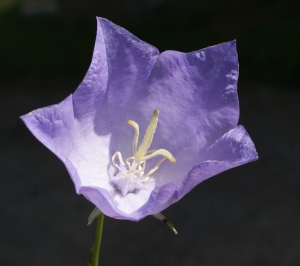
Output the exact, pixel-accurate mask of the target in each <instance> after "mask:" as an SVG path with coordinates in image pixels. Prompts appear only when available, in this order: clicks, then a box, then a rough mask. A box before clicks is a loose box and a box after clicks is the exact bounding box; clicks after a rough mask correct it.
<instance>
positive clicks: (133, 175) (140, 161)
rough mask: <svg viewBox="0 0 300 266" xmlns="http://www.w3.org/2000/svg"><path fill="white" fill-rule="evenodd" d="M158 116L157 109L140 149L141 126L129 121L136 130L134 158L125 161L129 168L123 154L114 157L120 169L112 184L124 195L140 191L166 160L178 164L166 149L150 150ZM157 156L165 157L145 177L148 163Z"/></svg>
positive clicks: (114, 163) (114, 161)
mask: <svg viewBox="0 0 300 266" xmlns="http://www.w3.org/2000/svg"><path fill="white" fill-rule="evenodd" d="M158 114H159V110H158V109H155V110H154V112H153V115H152V119H151V122H150V124H149V126H148V128H147V130H146V133H145V136H144V138H143V141H142V143H141V145H140V146H139V147H138V139H139V125H138V124H137V123H136V122H134V121H132V120H129V121H128V125H130V126H132V127H133V128H134V137H133V156H131V157H129V158H127V159H126V160H125V161H126V164H127V167H126V164H125V163H124V161H123V159H122V154H121V153H120V152H119V151H117V152H116V153H115V154H114V155H113V156H112V163H113V165H114V166H116V167H117V168H118V169H119V173H118V174H117V175H116V176H114V177H113V178H112V182H113V183H114V184H115V185H116V187H117V189H118V190H120V191H121V192H122V194H123V195H126V194H127V193H128V192H133V191H134V190H135V189H140V188H141V186H142V182H146V181H147V180H148V179H149V178H150V175H152V174H153V173H154V172H155V171H156V170H157V169H158V168H159V166H160V165H161V164H162V163H163V162H164V161H165V160H167V159H168V160H169V161H170V162H171V163H175V162H176V159H175V158H174V157H173V155H172V154H171V153H170V152H169V151H167V150H165V149H155V150H148V149H149V147H150V145H151V143H152V140H153V136H154V133H155V130H156V127H157V122H158ZM156 156H163V158H162V159H161V160H160V161H159V162H158V163H157V164H156V165H155V167H154V168H152V169H151V170H150V171H149V172H148V173H147V174H146V175H145V174H144V172H145V168H146V161H147V160H150V159H152V158H154V157H156ZM116 158H118V160H119V164H117V163H116ZM124 179H126V180H124Z"/></svg>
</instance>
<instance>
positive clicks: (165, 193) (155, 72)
mask: <svg viewBox="0 0 300 266" xmlns="http://www.w3.org/2000/svg"><path fill="white" fill-rule="evenodd" d="M97 24H98V27H97V37H96V43H95V48H94V53H93V58H92V62H91V65H90V67H89V69H88V72H87V74H86V76H85V77H84V79H83V81H82V83H81V84H80V85H79V87H78V88H77V89H76V91H75V92H74V93H73V94H72V95H70V96H69V97H67V98H66V99H65V100H64V101H62V102H61V103H59V104H56V105H52V106H49V107H44V108H41V109H37V110H35V111H32V112H30V113H29V114H27V115H24V116H22V119H23V121H24V122H25V124H26V125H27V127H28V128H29V129H30V130H31V132H32V133H33V134H34V135H35V136H36V138H37V139H38V140H40V141H41V142H42V143H43V144H44V145H45V146H46V147H48V148H49V149H50V150H51V151H52V152H53V153H55V154H56V155H57V156H58V157H59V158H60V159H61V160H62V161H63V163H64V164H65V166H66V168H67V170H68V172H69V174H70V176H71V178H72V180H73V182H74V184H75V188H76V192H77V193H78V194H83V195H84V196H85V197H86V198H87V199H88V200H90V201H91V202H92V203H93V204H94V205H96V207H98V208H99V209H100V210H101V212H103V213H104V214H105V215H107V216H110V217H113V218H117V219H127V220H134V221H137V220H140V219H142V218H144V217H145V216H147V215H151V214H157V213H159V212H161V211H162V210H164V209H165V208H167V207H168V206H170V205H171V204H173V203H175V202H177V201H178V200H180V199H181V198H182V197H183V196H184V195H185V194H187V193H188V192H189V191H191V190H192V189H193V188H194V187H195V186H196V185H198V184H199V183H201V182H202V181H204V180H205V179H207V178H209V177H211V176H214V175H216V174H218V173H220V172H223V171H225V170H227V169H230V168H232V167H236V166H239V165H242V164H245V163H248V162H250V161H253V160H255V159H257V152H256V150H255V147H254V144H253V142H252V141H251V139H250V137H249V135H248V134H247V132H246V131H245V129H244V127H243V126H237V122H238V118H239V102H238V96H237V81H238V57H237V52H236V44H235V41H231V42H226V43H222V44H219V45H216V46H211V47H208V48H205V49H201V50H198V51H194V52H190V53H182V52H177V51H165V52H163V53H161V54H159V52H158V50H157V49H156V48H155V47H153V46H151V45H149V44H148V43H145V42H143V41H141V40H139V39H138V38H137V37H135V36H134V35H132V34H131V33H130V32H128V31H126V30H125V29H123V28H121V27H119V26H117V25H115V24H113V23H112V22H110V21H108V20H106V19H103V18H98V19H97Z"/></svg>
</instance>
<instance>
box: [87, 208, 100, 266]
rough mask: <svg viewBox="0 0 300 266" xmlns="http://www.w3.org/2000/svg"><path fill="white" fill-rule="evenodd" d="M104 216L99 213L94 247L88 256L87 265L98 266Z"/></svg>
mask: <svg viewBox="0 0 300 266" xmlns="http://www.w3.org/2000/svg"><path fill="white" fill-rule="evenodd" d="M103 222H104V214H103V213H101V214H100V216H99V217H98V219H97V227H96V237H95V242H94V246H93V248H92V250H91V253H90V255H89V260H88V265H89V266H98V265H99V251H100V246H101V239H102V231H103Z"/></svg>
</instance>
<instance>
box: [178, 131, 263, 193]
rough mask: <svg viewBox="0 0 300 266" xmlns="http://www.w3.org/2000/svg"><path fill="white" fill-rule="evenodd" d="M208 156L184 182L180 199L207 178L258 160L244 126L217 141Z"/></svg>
mask: <svg viewBox="0 0 300 266" xmlns="http://www.w3.org/2000/svg"><path fill="white" fill-rule="evenodd" d="M207 156H208V158H207V159H209V160H206V161H204V162H201V163H200V164H198V165H197V166H195V167H194V168H193V169H192V170H191V171H190V173H189V174H188V175H187V177H186V178H185V180H184V181H183V183H182V187H181V190H180V193H179V199H181V198H182V197H183V196H184V195H185V194H187V193H188V192H189V191H191V190H192V189H193V188H194V187H195V186H196V185H198V184H199V183H201V182H202V181H204V180H206V179H207V178H209V177H212V176H214V175H217V174H219V173H221V172H223V171H225V170H228V169H230V168H233V167H237V166H239V165H242V164H245V163H248V162H251V161H254V160H257V159H258V155H257V152H256V149H255V146H254V143H253V142H252V140H251V138H250V137H249V135H248V133H247V132H246V130H245V128H244V127H243V126H238V127H236V128H234V129H232V130H230V131H229V132H227V133H225V134H224V135H223V136H222V137H221V138H219V139H218V140H217V141H215V142H214V143H213V144H212V145H211V146H210V147H209V148H208V155H207Z"/></svg>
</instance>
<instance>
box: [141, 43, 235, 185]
mask: <svg viewBox="0 0 300 266" xmlns="http://www.w3.org/2000/svg"><path fill="white" fill-rule="evenodd" d="M237 78H238V60H237V52H236V44H235V41H232V42H227V43H222V44H219V45H216V46H212V47H208V48H205V49H202V50H199V51H195V52H192V53H187V54H186V53H181V52H176V51H166V52H164V53H162V54H161V55H160V56H159V58H158V60H157V64H156V65H155V68H154V69H153V73H152V76H151V86H150V88H149V90H148V91H147V95H148V96H147V103H148V104H147V105H145V104H144V105H141V106H140V109H141V110H145V111H144V112H145V113H146V112H147V110H154V108H159V109H160V117H159V122H158V127H157V131H156V133H155V137H154V139H153V142H152V146H151V147H152V148H164V149H167V150H168V151H170V152H171V153H172V154H173V156H174V157H175V158H176V164H174V165H170V164H165V165H164V166H162V167H161V169H159V170H160V171H161V172H157V175H156V176H155V178H156V180H157V182H158V184H159V185H163V184H165V183H168V182H172V183H174V184H177V185H180V184H181V182H182V181H183V178H184V176H185V175H186V174H187V173H188V171H190V169H191V168H192V167H193V166H194V165H196V164H197V163H199V161H202V160H204V159H205V157H206V154H205V148H206V147H208V146H209V145H211V144H212V143H213V142H214V141H215V140H217V139H218V138H220V137H221V136H222V135H223V134H224V133H225V132H227V131H228V130H231V129H232V128H234V127H236V125H237V122H238V118H239V103H238V95H237ZM148 112H149V111H148ZM141 128H142V126H141ZM141 130H142V129H141Z"/></svg>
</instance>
